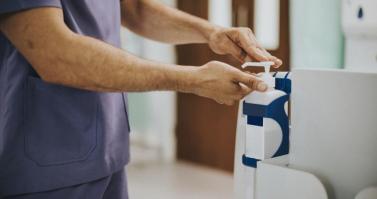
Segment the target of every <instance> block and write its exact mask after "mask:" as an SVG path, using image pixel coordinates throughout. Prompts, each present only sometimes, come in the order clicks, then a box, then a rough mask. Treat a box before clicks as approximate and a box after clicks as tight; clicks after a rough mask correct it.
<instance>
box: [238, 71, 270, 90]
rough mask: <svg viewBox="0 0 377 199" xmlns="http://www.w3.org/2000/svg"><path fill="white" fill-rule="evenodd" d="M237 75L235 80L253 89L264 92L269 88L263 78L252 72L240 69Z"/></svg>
mask: <svg viewBox="0 0 377 199" xmlns="http://www.w3.org/2000/svg"><path fill="white" fill-rule="evenodd" d="M235 75H236V76H235V80H236V81H237V82H240V83H242V84H244V85H245V86H247V87H249V88H250V89H252V90H256V91H260V92H264V91H266V90H267V88H268V87H267V85H266V84H265V83H264V82H263V81H262V80H260V79H259V78H258V77H256V76H254V75H252V74H249V73H245V72H242V71H238V72H237V74H235Z"/></svg>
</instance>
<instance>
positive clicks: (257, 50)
mask: <svg viewBox="0 0 377 199" xmlns="http://www.w3.org/2000/svg"><path fill="white" fill-rule="evenodd" d="M231 38H233V41H235V43H237V44H238V45H239V47H240V48H241V49H243V50H244V51H245V52H246V53H247V55H248V56H249V57H250V58H254V59H256V60H257V61H272V62H274V63H275V64H274V65H273V67H275V68H277V67H279V66H281V65H282V63H283V62H282V61H281V60H280V59H278V58H277V57H275V56H272V55H271V54H270V53H269V52H268V51H267V50H265V49H264V48H263V47H262V46H261V45H260V44H258V42H257V40H256V38H255V36H254V34H253V32H252V31H251V29H249V28H236V29H234V33H232V34H231ZM246 57H247V56H246ZM250 58H249V59H250ZM244 61H247V60H244Z"/></svg>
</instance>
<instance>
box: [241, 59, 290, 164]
mask: <svg viewBox="0 0 377 199" xmlns="http://www.w3.org/2000/svg"><path fill="white" fill-rule="evenodd" d="M273 64H274V63H273V62H246V63H244V64H243V65H242V66H241V67H242V68H247V67H264V73H262V74H261V75H260V79H262V80H263V81H264V83H265V84H266V85H267V86H268V89H267V91H265V92H259V91H254V92H252V93H250V94H249V95H247V96H246V97H245V100H244V102H243V114H244V117H246V122H245V125H246V133H245V154H244V159H245V160H244V162H246V163H247V162H250V160H251V161H253V162H255V163H253V165H254V164H256V162H257V161H259V160H265V159H268V158H271V157H276V156H280V155H285V154H287V153H288V141H289V140H288V138H289V137H288V136H289V135H284V134H285V133H286V134H288V131H287V132H284V131H285V130H283V129H284V128H286V127H287V128H288V117H287V114H286V111H285V103H286V102H287V101H288V95H287V93H285V92H284V91H281V90H276V89H275V78H274V77H273V76H272V75H271V74H270V67H271V65H273ZM284 145H285V146H284ZM248 160H249V161H248Z"/></svg>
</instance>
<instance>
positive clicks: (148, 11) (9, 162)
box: [0, 0, 281, 199]
mask: <svg viewBox="0 0 377 199" xmlns="http://www.w3.org/2000/svg"><path fill="white" fill-rule="evenodd" d="M121 25H123V26H125V27H126V28H128V29H130V30H132V31H133V32H135V33H137V34H140V35H142V36H145V37H147V38H150V39H154V40H157V41H161V42H166V43H171V44H186V43H208V45H209V46H210V48H211V49H212V50H213V51H214V52H215V53H218V54H231V55H233V56H234V57H235V58H236V59H238V60H239V61H243V60H244V59H245V57H250V58H252V59H254V60H256V61H267V60H268V61H273V62H275V65H276V66H279V65H281V61H280V60H279V59H277V58H276V57H273V56H271V55H270V54H269V53H268V52H267V51H266V50H264V49H263V48H262V47H261V46H260V45H259V44H258V43H257V42H256V40H255V37H254V35H253V33H252V31H251V30H250V29H248V28H222V27H218V26H214V25H212V24H210V23H208V22H207V21H205V20H203V19H200V18H197V17H194V16H190V15H188V14H185V13H183V12H180V11H178V10H175V9H172V8H169V7H167V6H164V5H162V4H160V3H158V2H156V1H152V0H123V1H120V0H0V31H1V32H0V197H1V198H7V199H100V198H106V199H126V198H128V194H127V181H126V173H125V170H124V167H125V165H126V164H127V163H128V161H129V135H128V132H129V124H128V115H127V95H126V93H125V92H134V91H137V92H139V91H152V90H173V91H179V92H187V93H193V94H196V95H200V96H203V97H207V98H211V99H213V100H215V101H217V102H219V103H223V104H227V105H231V104H234V103H235V102H236V101H238V100H239V99H241V98H242V97H243V96H245V95H247V94H248V93H250V92H252V91H254V90H258V91H264V90H266V85H265V84H264V83H263V82H261V81H260V80H259V79H258V78H256V77H255V76H253V75H252V74H248V73H244V72H242V71H240V70H238V69H236V68H234V67H232V66H229V65H227V64H225V63H221V62H215V61H212V62H209V63H206V64H204V65H203V66H197V67H194V66H177V65H170V64H163V63H157V62H152V61H148V60H144V59H141V58H139V57H137V56H134V55H132V54H130V53H128V52H126V51H124V50H122V49H120V28H121ZM146 191H148V190H146Z"/></svg>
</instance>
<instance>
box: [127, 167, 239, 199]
mask: <svg viewBox="0 0 377 199" xmlns="http://www.w3.org/2000/svg"><path fill="white" fill-rule="evenodd" d="M127 172H128V173H127V174H128V187H129V195H130V198H131V199H209V198H216V199H230V198H233V196H232V194H233V192H232V183H233V179H232V175H231V174H230V173H226V172H223V171H218V170H213V169H209V168H206V167H201V166H197V165H193V164H189V163H185V162H178V163H171V164H162V163H158V162H155V163H153V162H149V163H148V164H137V165H134V164H132V163H131V165H130V166H128V167H127Z"/></svg>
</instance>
